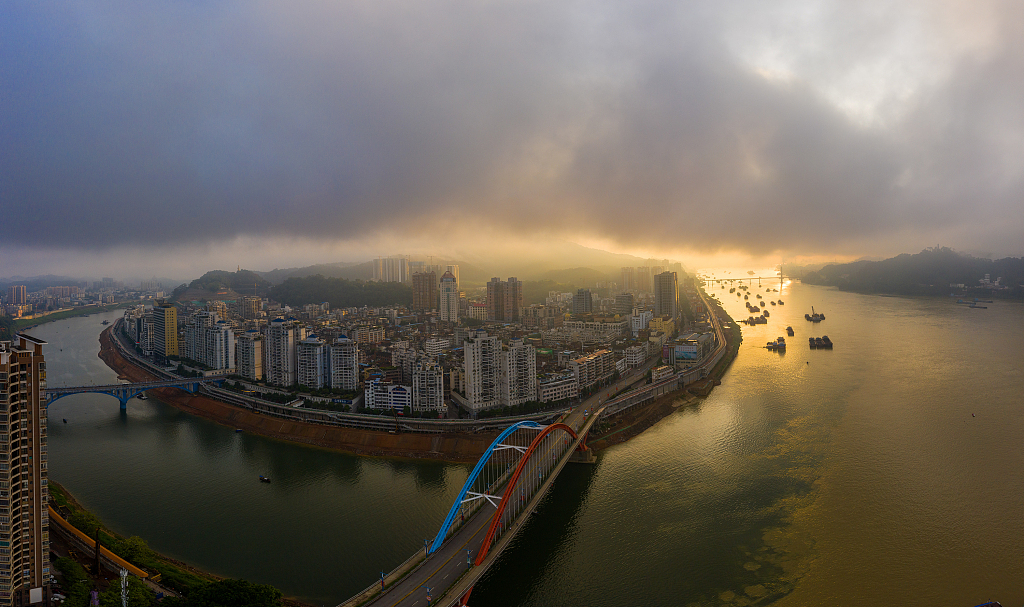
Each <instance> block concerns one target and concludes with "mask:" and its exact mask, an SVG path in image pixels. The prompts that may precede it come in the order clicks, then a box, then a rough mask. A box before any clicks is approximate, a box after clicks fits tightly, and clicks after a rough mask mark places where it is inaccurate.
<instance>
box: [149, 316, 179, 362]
mask: <svg viewBox="0 0 1024 607" xmlns="http://www.w3.org/2000/svg"><path fill="white" fill-rule="evenodd" d="M153 351H154V353H155V354H158V355H159V356H163V357H167V356H178V354H179V350H178V309H177V308H176V307H174V304H160V305H157V306H155V307H154V308H153Z"/></svg>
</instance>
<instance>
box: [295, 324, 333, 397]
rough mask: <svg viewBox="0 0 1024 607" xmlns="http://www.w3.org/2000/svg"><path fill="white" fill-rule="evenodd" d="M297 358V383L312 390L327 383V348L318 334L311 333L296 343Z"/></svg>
mask: <svg viewBox="0 0 1024 607" xmlns="http://www.w3.org/2000/svg"><path fill="white" fill-rule="evenodd" d="M295 358H296V363H295V377H296V379H295V381H296V383H298V384H299V385H300V386H306V387H307V388H310V389H312V390H319V389H320V388H323V387H325V386H326V385H327V348H325V347H324V342H322V341H320V339H319V338H317V336H316V335H310V336H309V337H307V338H306V339H303V340H302V341H300V342H299V343H298V344H297V345H296V347H295Z"/></svg>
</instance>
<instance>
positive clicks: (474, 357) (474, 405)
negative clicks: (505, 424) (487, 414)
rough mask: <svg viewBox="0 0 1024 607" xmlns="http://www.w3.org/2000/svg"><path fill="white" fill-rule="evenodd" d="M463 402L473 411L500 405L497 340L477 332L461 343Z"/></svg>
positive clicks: (498, 344)
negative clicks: (464, 380) (463, 379)
mask: <svg viewBox="0 0 1024 607" xmlns="http://www.w3.org/2000/svg"><path fill="white" fill-rule="evenodd" d="M462 351H463V356H464V358H463V370H464V372H465V376H466V403H467V405H468V407H469V408H470V409H471V410H473V411H480V410H482V409H490V408H492V407H497V406H499V405H500V404H501V389H500V388H501V342H500V341H499V340H498V338H497V337H496V336H495V337H488V336H487V333H486V332H484V331H477V332H476V334H475V335H473V336H471V337H470V338H469V339H467V340H466V342H465V343H464V344H463V348H462Z"/></svg>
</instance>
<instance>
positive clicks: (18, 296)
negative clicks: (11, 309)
mask: <svg viewBox="0 0 1024 607" xmlns="http://www.w3.org/2000/svg"><path fill="white" fill-rule="evenodd" d="M7 303H9V304H11V305H14V306H23V305H25V304H27V303H28V289H27V288H26V287H25V285H11V286H9V287H7Z"/></svg>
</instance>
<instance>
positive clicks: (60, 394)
mask: <svg viewBox="0 0 1024 607" xmlns="http://www.w3.org/2000/svg"><path fill="white" fill-rule="evenodd" d="M225 379H227V376H225V375H210V376H207V377H192V378H187V379H171V380H160V381H146V382H138V383H131V384H108V385H104V386H73V387H64V388H47V389H46V391H45V392H44V394H45V395H46V406H47V407H49V406H50V405H51V404H53V402H54V401H56V400H59V399H61V398H64V397H65V396H70V395H72V394H89V393H92V394H109V395H111V396H113V397H114V398H116V399H117V400H119V401H121V410H122V411H124V410H125V409H127V408H128V401H130V400H131V399H133V398H135V397H136V396H138V395H139V394H141V393H142V392H145V391H146V390H152V389H153V388H180V389H182V390H184V391H186V392H188V393H190V394H195V393H196V392H198V391H199V387H200V386H201V385H202V384H204V383H214V384H217V385H220V384H221V383H223V382H224V380H225Z"/></svg>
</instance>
